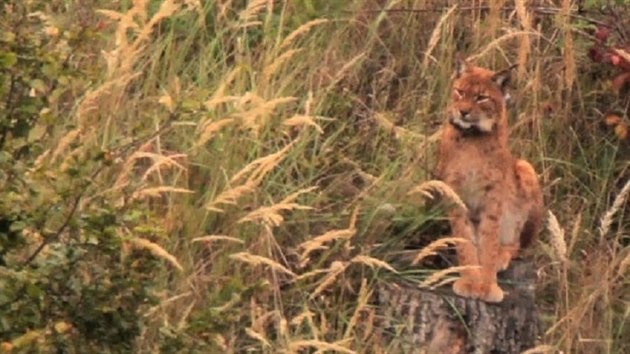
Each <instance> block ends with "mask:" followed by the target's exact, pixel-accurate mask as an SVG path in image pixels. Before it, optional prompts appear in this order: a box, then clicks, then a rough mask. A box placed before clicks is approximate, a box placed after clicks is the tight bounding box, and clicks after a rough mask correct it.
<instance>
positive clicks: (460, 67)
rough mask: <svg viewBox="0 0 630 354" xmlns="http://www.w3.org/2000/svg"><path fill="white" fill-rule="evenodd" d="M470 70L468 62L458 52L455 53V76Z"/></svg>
mask: <svg viewBox="0 0 630 354" xmlns="http://www.w3.org/2000/svg"><path fill="white" fill-rule="evenodd" d="M469 70H470V64H469V63H468V62H467V61H466V58H464V56H463V55H461V54H460V53H457V54H455V77H460V76H461V75H462V74H463V73H465V72H467V71H469Z"/></svg>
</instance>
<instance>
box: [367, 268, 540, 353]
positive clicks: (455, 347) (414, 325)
mask: <svg viewBox="0 0 630 354" xmlns="http://www.w3.org/2000/svg"><path fill="white" fill-rule="evenodd" d="M499 279H500V285H501V287H502V288H503V290H504V291H505V292H506V296H505V299H504V300H503V302H501V303H499V304H490V303H486V302H483V301H479V300H474V299H466V298H462V297H459V296H457V295H455V294H454V293H453V292H452V291H451V290H450V288H446V289H436V290H427V289H419V288H417V287H415V286H412V285H410V284H404V283H398V284H396V283H388V284H383V285H381V286H380V287H379V289H378V301H379V305H378V308H379V311H380V315H381V316H380V318H381V319H382V322H381V330H382V335H383V337H384V338H383V339H385V340H386V341H387V342H388V343H389V345H388V352H391V353H418V354H420V353H426V354H468V353H475V354H503V353H505V354H512V353H522V352H523V351H525V350H527V349H530V348H532V347H534V346H535V345H536V338H537V336H538V333H539V328H538V316H537V311H536V304H535V280H536V274H535V272H534V270H533V267H532V265H531V264H530V263H529V262H526V261H521V260H517V261H514V262H512V265H511V266H510V268H509V269H508V270H507V271H505V272H503V273H502V274H500V275H499Z"/></svg>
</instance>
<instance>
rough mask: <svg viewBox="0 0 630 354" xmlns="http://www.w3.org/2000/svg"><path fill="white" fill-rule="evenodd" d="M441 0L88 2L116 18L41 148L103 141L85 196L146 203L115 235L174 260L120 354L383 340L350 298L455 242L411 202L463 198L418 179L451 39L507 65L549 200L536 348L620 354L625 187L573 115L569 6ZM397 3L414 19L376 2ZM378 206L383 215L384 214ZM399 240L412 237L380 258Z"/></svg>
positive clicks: (353, 345) (583, 116)
mask: <svg viewBox="0 0 630 354" xmlns="http://www.w3.org/2000/svg"><path fill="white" fill-rule="evenodd" d="M158 3H159V6H157V7H156V4H158ZM446 3H447V2H445V4H441V2H427V1H407V2H403V1H397V0H392V1H373V0H363V1H354V2H347V3H342V2H338V3H335V4H333V2H331V4H329V5H326V6H322V8H318V7H316V6H314V3H313V2H310V1H279V0H275V1H274V0H262V1H249V2H234V1H230V0H216V1H212V0H208V1H183V2H182V1H175V0H164V1H157V2H155V1H142V0H134V1H131V2H129V4H130V6H129V7H128V8H126V9H124V10H123V9H120V8H117V9H111V8H110V9H108V10H105V9H103V10H101V11H99V13H100V14H101V16H103V18H105V19H108V20H111V21H113V26H114V27H113V29H112V30H111V33H109V36H110V37H109V38H110V46H109V47H108V48H105V49H104V50H103V52H102V58H103V61H104V65H103V68H102V69H103V75H102V79H101V81H100V82H99V83H98V84H95V85H94V87H93V88H92V89H91V90H90V91H89V92H87V93H86V94H85V96H84V97H83V99H82V100H81V101H80V102H78V103H77V105H76V107H77V108H76V110H75V113H74V115H73V116H72V117H71V118H70V119H71V123H73V125H74V126H76V128H75V129H72V130H69V131H67V132H60V133H58V134H57V138H56V143H55V144H53V145H51V147H50V151H52V153H50V152H49V154H51V156H52V158H51V159H47V160H45V159H44V158H42V161H44V160H45V161H46V162H45V163H46V164H47V166H48V167H49V168H53V169H54V168H63V162H64V160H66V162H67V160H68V159H70V157H71V156H77V155H79V154H81V153H82V151H85V150H88V149H89V148H90V147H94V146H98V147H101V148H103V149H107V150H111V151H112V153H113V160H112V161H114V163H113V165H112V166H111V167H110V169H109V170H108V172H107V173H105V174H104V175H102V176H101V177H100V179H101V180H100V181H99V183H100V185H102V186H103V190H102V191H100V193H101V194H103V195H107V196H108V197H109V198H111V200H112V202H113V203H116V205H121V206H128V207H129V208H133V205H134V204H133V203H146V204H143V205H146V206H148V207H149V208H150V209H151V210H153V211H154V212H155V213H156V214H157V215H159V218H158V220H160V221H161V222H162V224H161V225H156V226H158V227H160V228H161V229H162V230H164V231H165V232H166V235H167V236H166V237H162V238H158V240H157V241H156V240H153V241H151V240H146V239H144V238H143V237H140V235H134V234H133V231H130V230H127V231H126V232H131V233H132V234H131V235H130V236H129V240H130V244H131V245H133V247H141V248H144V249H148V250H149V251H150V252H152V253H153V254H154V255H155V256H157V257H159V258H162V259H164V261H165V262H167V263H168V264H171V265H172V267H170V268H167V269H166V270H165V271H160V272H158V271H156V274H154V276H155V277H156V279H159V281H160V282H161V286H162V288H161V290H160V294H161V295H160V296H161V298H162V299H163V300H162V303H161V304H160V305H159V306H158V307H156V308H152V309H151V310H150V311H148V312H147V313H146V314H144V316H146V319H147V326H146V329H145V332H144V334H143V336H142V337H140V338H138V340H137V350H138V352H161V351H164V352H168V349H165V348H169V345H171V346H173V347H177V346H184V347H187V348H195V349H194V350H198V351H199V352H213V351H218V350H222V351H225V352H228V353H241V352H245V351H257V352H265V353H277V352H287V353H296V352H302V351H309V352H310V351H314V352H327V351H330V352H342V353H367V352H374V353H378V352H380V353H385V352H387V344H386V343H382V342H381V339H380V337H378V336H377V335H376V334H375V330H374V326H375V325H376V322H375V309H374V308H372V307H371V306H370V305H369V304H370V301H371V296H372V295H371V294H372V293H373V290H374V288H375V286H376V285H377V284H378V282H379V281H383V279H384V277H385V276H386V275H388V274H392V273H399V272H400V274H399V276H404V277H409V279H410V280H413V281H417V282H418V284H422V285H424V286H434V285H436V284H442V283H447V282H449V281H450V279H448V278H447V279H444V277H445V276H447V275H449V274H450V273H452V272H455V271H457V268H450V269H446V270H443V271H429V270H426V272H422V273H421V276H420V278H419V279H418V278H417V277H418V275H417V274H418V273H412V272H404V271H403V270H408V269H417V268H420V269H424V268H426V267H427V266H426V265H424V264H423V263H421V262H420V261H423V260H426V259H427V258H429V257H430V256H431V255H434V254H435V252H437V251H438V250H440V249H442V248H445V247H446V246H447V245H449V244H452V243H454V242H459V240H458V239H455V238H445V239H441V240H438V239H439V238H440V237H441V234H438V233H437V231H435V230H436V228H434V227H433V226H432V225H435V224H436V223H439V222H440V221H443V219H441V218H440V217H439V216H437V215H435V213H434V211H432V210H430V209H429V208H428V207H424V206H420V203H418V199H420V197H419V196H418V195H417V194H415V195H414V194H412V195H409V192H413V191H415V192H421V193H424V194H426V193H428V192H429V191H431V190H439V191H441V192H442V193H443V194H445V195H446V196H448V198H449V199H450V200H451V201H454V202H455V203H456V204H458V205H460V207H462V205H463V203H461V201H460V200H459V198H458V197H457V195H456V194H454V193H452V191H450V190H449V189H447V188H444V187H443V186H442V185H440V184H439V183H438V182H425V181H430V180H431V179H432V178H431V173H430V171H431V169H432V166H433V165H434V163H435V161H434V151H435V142H436V140H437V139H436V135H435V134H436V132H437V129H438V126H439V123H440V122H441V121H442V118H443V111H444V107H445V105H446V102H447V100H448V97H449V82H450V77H451V73H452V67H453V66H452V63H453V58H454V54H455V53H456V52H463V53H465V54H466V55H467V56H469V57H471V59H472V60H474V61H475V62H476V63H478V64H479V65H492V66H493V67H496V68H500V67H503V66H507V65H509V64H512V63H517V64H518V65H519V71H518V80H517V82H516V84H515V87H516V92H515V93H514V94H513V96H515V97H516V103H515V111H516V112H517V113H515V114H514V115H513V117H512V122H513V127H514V128H513V129H512V130H513V141H512V143H513V146H514V149H515V151H517V152H518V154H519V155H523V156H525V157H527V158H528V159H529V160H531V161H532V162H533V163H534V164H535V165H536V166H537V167H538V168H537V169H538V171H540V173H541V179H542V181H543V184H544V186H545V196H546V204H547V206H548V208H549V210H550V211H551V213H550V214H549V215H550V218H549V227H548V231H547V232H545V233H544V235H543V237H542V240H541V242H540V244H539V245H538V251H537V252H536V253H537V265H538V267H539V274H540V287H539V293H540V297H539V301H540V309H541V314H542V315H543V317H544V319H545V327H546V332H545V334H544V336H543V338H541V348H543V347H544V348H546V350H547V349H549V350H557V351H563V352H565V353H623V352H624V351H627V350H630V347H628V343H627V340H625V339H624V338H628V336H629V335H630V327H629V326H628V325H627V323H628V316H629V315H630V311H628V308H629V307H628V304H629V303H630V298H629V297H628V294H629V293H630V291H629V290H630V289H629V286H628V285H629V282H628V267H629V264H630V251H629V248H628V235H627V230H628V228H627V226H628V222H627V221H628V219H627V215H628V212H627V207H626V205H627V204H626V203H627V196H628V187H627V186H628V185H627V184H626V187H624V188H623V189H621V190H620V191H619V189H618V188H616V185H617V181H618V179H619V178H621V176H623V175H624V173H625V174H626V175H627V172H626V170H627V162H624V161H625V160H624V156H627V155H624V153H626V154H627V149H626V148H624V147H623V146H619V145H617V144H616V143H615V142H613V141H611V140H609V139H608V138H607V137H605V136H603V135H601V134H600V133H599V132H597V131H593V130H592V125H590V124H588V123H589V121H591V120H592V119H590V117H591V116H592V115H593V113H592V112H593V107H594V106H596V105H597V98H598V97H600V96H598V95H599V93H598V92H597V91H596V90H597V86H598V85H599V83H598V81H596V80H594V79H592V78H589V77H588V76H587V75H578V72H580V71H582V70H588V67H587V63H586V62H585V59H584V58H585V57H584V53H583V52H581V51H580V48H581V47H580V46H579V45H580V41H581V40H583V39H581V38H580V37H579V36H577V35H576V34H575V31H574V26H576V24H575V22H574V19H572V18H571V17H570V16H568V15H569V14H570V13H571V11H574V9H573V7H572V2H570V1H563V2H562V3H561V4H559V5H558V6H559V7H558V9H559V11H558V15H557V16H556V17H555V18H550V17H549V16H550V15H541V14H539V13H536V12H535V11H532V10H531V9H530V8H529V7H528V3H527V2H525V1H515V2H514V4H513V5H514V6H513V8H512V7H510V10H504V7H505V6H508V7H509V6H511V5H510V4H509V3H511V2H506V1H492V2H491V3H492V6H491V7H490V9H489V10H488V11H486V10H483V11H482V10H470V9H462V8H461V6H456V5H453V4H450V3H452V2H449V4H446ZM443 5H444V6H443ZM152 6H153V7H152ZM549 6H553V5H549ZM408 7H416V8H419V9H423V10H425V11H420V12H410V11H390V12H385V11H374V10H375V9H381V8H385V9H396V8H408ZM558 24H559V25H560V27H558ZM558 28H559V29H558ZM486 29H489V30H486ZM558 31H560V32H558ZM578 68H579V69H578ZM558 85H559V86H558ZM545 102H552V103H553V106H554V107H558V108H557V110H554V111H548V110H545V109H544V108H542V107H543V105H544V103H545ZM47 156H48V155H47ZM423 182H424V183H423ZM416 185H420V187H418V188H416V189H413V186H416ZM609 195H614V196H615V199H614V200H613V201H612V202H611V200H609V199H610V198H607V196H609ZM88 200H89V198H88ZM385 203H387V205H390V206H395V208H392V210H393V217H392V218H390V219H389V220H387V221H386V222H385V223H383V221H382V219H381V218H382V217H381V216H380V214H379V210H381V209H382V206H383V205H384V204H385ZM463 207H465V206H463ZM379 208H380V209H379ZM379 225H385V226H383V227H381V226H379ZM377 227H378V230H379V231H378V233H377V234H374V233H373V231H374V230H375V229H377ZM565 230H570V232H567V231H565ZM417 238H421V239H422V240H423V241H426V242H425V244H428V246H427V247H426V248H424V249H421V250H416V251H415V253H414V254H415V255H416V257H415V261H413V262H412V261H411V260H410V261H409V262H406V263H405V262H401V261H400V260H398V259H397V257H396V255H397V254H399V253H400V252H401V251H402V249H403V248H404V247H405V245H407V244H409V243H410V240H412V239H417ZM435 240H438V241H435ZM432 241H434V242H432ZM416 263H418V264H417V265H416Z"/></svg>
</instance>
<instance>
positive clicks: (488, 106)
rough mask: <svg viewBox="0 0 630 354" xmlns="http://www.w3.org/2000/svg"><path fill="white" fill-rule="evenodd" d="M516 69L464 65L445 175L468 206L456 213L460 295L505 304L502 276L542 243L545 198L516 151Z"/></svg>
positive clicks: (446, 141)
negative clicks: (512, 121)
mask: <svg viewBox="0 0 630 354" xmlns="http://www.w3.org/2000/svg"><path fill="white" fill-rule="evenodd" d="M510 72H511V69H507V70H503V71H499V72H494V71H491V70H487V69H484V68H481V67H477V66H474V65H472V64H469V63H468V62H466V61H465V60H462V59H460V58H458V59H457V69H456V73H455V80H454V83H453V87H452V89H453V92H452V97H451V104H450V106H449V108H448V114H447V119H446V122H445V124H444V126H443V130H442V137H441V142H440V147H439V155H438V167H437V175H438V177H439V178H440V179H442V180H443V181H444V182H445V183H447V184H448V185H449V186H451V187H452V188H453V189H454V190H455V191H456V192H457V194H458V195H459V196H460V197H461V198H462V200H463V201H464V203H465V204H466V206H467V210H464V209H463V208H455V209H453V210H452V211H451V212H450V214H449V218H450V223H451V229H452V233H453V235H454V236H459V237H462V238H464V239H466V242H461V243H458V245H457V257H458V260H459V265H461V266H471V267H468V268H467V269H464V270H462V271H461V272H460V278H459V279H457V280H456V281H455V283H454V284H453V291H454V292H455V293H456V294H457V295H459V296H463V297H468V298H476V299H481V300H483V301H486V302H501V301H502V300H503V297H504V293H503V290H502V289H501V288H500V287H499V285H498V283H497V272H499V271H502V270H505V269H506V268H507V267H508V265H509V263H510V261H511V260H512V259H513V258H515V257H516V256H517V255H518V252H519V250H521V249H522V248H524V247H526V246H528V245H529V244H531V243H532V241H533V240H534V239H535V237H536V236H537V234H538V232H539V229H540V226H541V219H542V210H543V197H542V191H541V188H540V184H539V181H538V177H537V175H536V171H535V170H534V168H533V167H532V165H531V164H530V163H529V162H527V161H525V160H520V159H517V158H515V157H514V156H513V155H512V153H511V152H510V149H509V146H508V137H509V136H508V135H509V127H508V115H507V103H506V102H507V99H509V94H508V90H507V87H508V83H509V81H510Z"/></svg>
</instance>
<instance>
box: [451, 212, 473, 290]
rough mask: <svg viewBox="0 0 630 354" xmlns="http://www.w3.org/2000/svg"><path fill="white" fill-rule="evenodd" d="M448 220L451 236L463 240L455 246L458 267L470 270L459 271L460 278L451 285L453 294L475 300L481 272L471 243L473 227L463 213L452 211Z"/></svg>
mask: <svg viewBox="0 0 630 354" xmlns="http://www.w3.org/2000/svg"><path fill="white" fill-rule="evenodd" d="M450 218H451V228H452V233H453V236H455V237H461V238H464V239H465V242H460V243H458V244H457V246H456V249H457V258H458V263H459V266H470V269H464V270H461V271H460V278H459V279H457V280H456V281H455V283H453V292H454V293H455V294H457V295H459V296H462V297H470V298H477V297H479V293H480V290H479V289H480V284H481V272H480V270H479V268H478V266H479V257H478V252H477V247H476V245H475V244H474V242H473V238H474V230H473V226H472V224H471V222H470V220H469V219H468V216H467V215H466V213H465V212H464V211H460V210H456V211H453V212H451V214H450Z"/></svg>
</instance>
